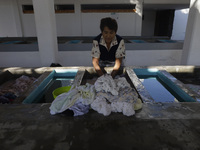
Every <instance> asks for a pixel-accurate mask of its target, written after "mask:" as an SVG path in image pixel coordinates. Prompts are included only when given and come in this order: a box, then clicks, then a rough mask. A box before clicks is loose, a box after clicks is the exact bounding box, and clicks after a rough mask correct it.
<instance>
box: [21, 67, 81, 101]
mask: <svg viewBox="0 0 200 150" xmlns="http://www.w3.org/2000/svg"><path fill="white" fill-rule="evenodd" d="M77 71H78V70H77V69H66V70H61V71H59V70H54V71H52V73H50V74H49V75H48V77H47V78H45V79H44V81H43V82H41V84H40V85H39V86H38V87H36V88H35V90H34V91H33V92H32V93H31V94H30V95H29V96H28V97H26V99H25V100H24V101H23V103H51V102H52V101H53V100H54V98H53V95H52V92H53V91H54V90H55V89H56V88H59V87H62V86H71V85H72V84H73V83H74V78H75V76H76V73H77Z"/></svg>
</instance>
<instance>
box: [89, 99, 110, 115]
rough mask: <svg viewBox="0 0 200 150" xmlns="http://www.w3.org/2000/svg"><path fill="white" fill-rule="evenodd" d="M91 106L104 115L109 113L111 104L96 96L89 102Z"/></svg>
mask: <svg viewBox="0 0 200 150" xmlns="http://www.w3.org/2000/svg"><path fill="white" fill-rule="evenodd" d="M91 108H92V109H93V110H95V111H97V112H98V113H100V114H103V115H104V116H108V115H110V114H111V111H112V109H111V105H110V104H109V103H108V102H107V101H106V99H105V98H100V97H97V98H96V99H95V100H94V101H93V103H92V104H91Z"/></svg>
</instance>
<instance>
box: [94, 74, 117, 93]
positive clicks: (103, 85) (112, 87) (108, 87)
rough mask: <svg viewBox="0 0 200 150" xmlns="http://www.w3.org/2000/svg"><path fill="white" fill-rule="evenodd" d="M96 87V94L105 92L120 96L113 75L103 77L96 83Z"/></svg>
mask: <svg viewBox="0 0 200 150" xmlns="http://www.w3.org/2000/svg"><path fill="white" fill-rule="evenodd" d="M94 86H95V89H96V92H100V91H105V92H110V93H112V95H118V91H117V85H116V83H115V81H114V80H113V78H112V76H111V75H108V74H105V75H102V76H101V77H99V78H98V79H97V81H96V82H95V83H94Z"/></svg>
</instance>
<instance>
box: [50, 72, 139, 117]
mask: <svg viewBox="0 0 200 150" xmlns="http://www.w3.org/2000/svg"><path fill="white" fill-rule="evenodd" d="M90 108H92V109H93V110H95V111H97V112H98V113H100V114H103V115H104V116H108V115H110V114H111V112H121V113H123V114H124V115H126V116H132V115H134V114H135V110H138V109H141V108H142V101H141V99H140V98H139V97H138V94H137V92H136V91H135V90H134V89H133V88H132V87H131V86H130V84H129V83H128V82H127V81H126V78H124V77H120V78H117V79H113V78H112V77H111V75H108V74H106V75H103V76H101V77H99V78H98V79H97V80H96V82H95V83H94V85H92V84H89V83H86V85H81V86H78V87H72V88H71V89H70V91H69V92H68V93H63V94H61V95H59V96H57V97H56V99H55V100H54V101H53V102H52V104H51V106H50V113H51V114H52V115H54V114H57V113H61V112H64V111H65V110H67V109H69V110H72V111H73V112H74V116H78V115H83V114H86V113H88V111H89V109H90Z"/></svg>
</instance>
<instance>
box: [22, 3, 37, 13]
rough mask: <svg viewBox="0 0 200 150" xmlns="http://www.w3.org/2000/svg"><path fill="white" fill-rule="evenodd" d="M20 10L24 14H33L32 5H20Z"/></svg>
mask: <svg viewBox="0 0 200 150" xmlns="http://www.w3.org/2000/svg"><path fill="white" fill-rule="evenodd" d="M22 10H23V13H24V14H32V13H34V10H33V5H22Z"/></svg>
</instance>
